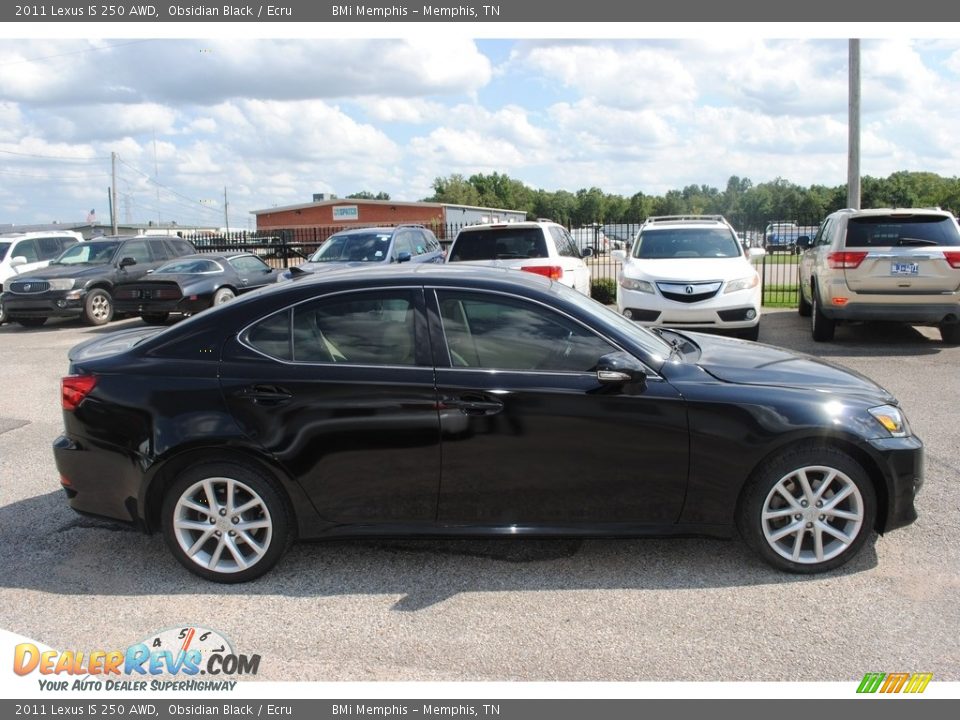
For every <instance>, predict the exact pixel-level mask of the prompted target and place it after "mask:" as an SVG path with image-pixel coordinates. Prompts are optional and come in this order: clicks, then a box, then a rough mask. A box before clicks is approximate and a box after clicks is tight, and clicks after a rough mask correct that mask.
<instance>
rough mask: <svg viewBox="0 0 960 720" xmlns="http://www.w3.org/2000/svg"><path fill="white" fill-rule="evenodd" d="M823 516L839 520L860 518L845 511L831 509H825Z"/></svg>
mask: <svg viewBox="0 0 960 720" xmlns="http://www.w3.org/2000/svg"><path fill="white" fill-rule="evenodd" d="M823 514H824V515H826V516H827V517H835V518H840V519H841V520H853V521H856V520H859V519H860V516H859V515H858V514H857V513H852V512H847V511H846V510H834V509H833V508H829V509H827V508H825V509H824V510H823Z"/></svg>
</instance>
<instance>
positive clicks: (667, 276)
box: [623, 256, 753, 282]
mask: <svg viewBox="0 0 960 720" xmlns="http://www.w3.org/2000/svg"><path fill="white" fill-rule="evenodd" d="M752 270H753V268H752V267H751V266H750V263H749V262H747V261H746V260H745V259H744V258H742V257H739V256H738V257H732V258H668V259H663V260H637V259H636V258H634V259H632V260H631V261H630V262H629V263H625V264H624V265H623V273H624V275H625V276H626V277H629V278H642V279H644V280H664V281H666V282H691V281H692V282H697V281H705V280H735V279H737V278H742V277H747V276H749V275H750V272H751V271H752Z"/></svg>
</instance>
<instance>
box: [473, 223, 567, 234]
mask: <svg viewBox="0 0 960 720" xmlns="http://www.w3.org/2000/svg"><path fill="white" fill-rule="evenodd" d="M558 224H559V223H555V222H553V220H521V221H519V222H509V223H507V222H495V223H476V224H475V225H465V226H464V227H462V228H460V232H472V231H474V230H490V229H493V228H498V229H499V228H516V227H518V228H542V227H543V226H545V225H558ZM458 234H459V233H458Z"/></svg>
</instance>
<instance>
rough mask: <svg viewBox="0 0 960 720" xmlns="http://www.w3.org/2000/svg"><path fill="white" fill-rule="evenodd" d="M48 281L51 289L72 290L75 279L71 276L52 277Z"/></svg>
mask: <svg viewBox="0 0 960 720" xmlns="http://www.w3.org/2000/svg"><path fill="white" fill-rule="evenodd" d="M49 282H50V289H51V290H73V283H74V282H75V280H74V279H73V278H54V279H53V280H50V281H49Z"/></svg>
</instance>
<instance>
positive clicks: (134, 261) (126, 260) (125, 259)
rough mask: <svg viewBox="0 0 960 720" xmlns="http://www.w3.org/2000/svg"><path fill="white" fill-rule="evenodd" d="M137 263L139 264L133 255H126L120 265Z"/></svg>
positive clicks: (123, 266)
mask: <svg viewBox="0 0 960 720" xmlns="http://www.w3.org/2000/svg"><path fill="white" fill-rule="evenodd" d="M136 264H137V261H136V260H134V259H133V258H132V257H125V258H124V259H123V260H121V261H120V267H122V268H125V267H130V266H131V265H136Z"/></svg>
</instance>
